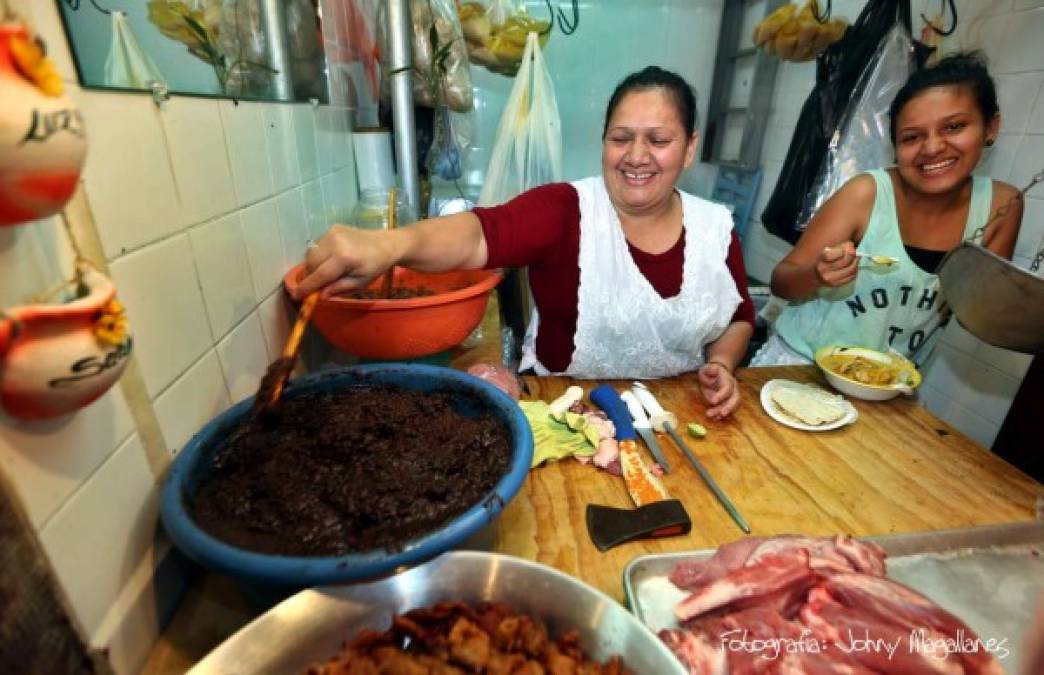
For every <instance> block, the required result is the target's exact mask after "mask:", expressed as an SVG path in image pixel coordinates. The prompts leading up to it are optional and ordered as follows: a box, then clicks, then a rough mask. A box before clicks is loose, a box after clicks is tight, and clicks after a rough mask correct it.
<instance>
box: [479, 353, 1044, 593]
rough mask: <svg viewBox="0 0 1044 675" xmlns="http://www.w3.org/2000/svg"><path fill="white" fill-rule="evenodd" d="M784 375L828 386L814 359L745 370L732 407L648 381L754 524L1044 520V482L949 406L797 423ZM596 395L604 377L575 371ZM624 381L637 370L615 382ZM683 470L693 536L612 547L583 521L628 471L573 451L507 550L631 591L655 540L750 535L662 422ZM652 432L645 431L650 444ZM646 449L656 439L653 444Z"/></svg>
mask: <svg viewBox="0 0 1044 675" xmlns="http://www.w3.org/2000/svg"><path fill="white" fill-rule="evenodd" d="M775 378H786V379H791V380H794V381H798V382H813V383H817V384H819V385H820V386H822V387H824V388H826V389H829V386H828V385H827V384H826V382H825V380H823V379H822V377H821V375H820V374H819V371H818V370H817V369H816V368H815V367H812V366H809V367H781V368H748V369H741V370H740V371H739V381H740V386H741V390H742V391H741V393H742V397H743V402H742V404H741V407H740V409H739V410H738V411H737V412H736V413H735V414H734V415H733V416H732V417H731V418H730V419H729V420H727V421H724V422H712V421H710V420H708V419H707V418H706V417H705V415H704V411H705V406H704V404H703V401H702V398H701V397H700V394H699V390H698V388H697V384H696V379H695V376H694V375H685V376H681V377H677V378H671V379H666V380H650V381H647V382H646V384H647V385H648V386H649V387H650V388H651V389H652V391H653V393H654V394H655V395H656V397H657V398H658V399H659V400H660V403H661V404H662V405H663V406H664V408H665V409H667V410H670V411H673V412H674V413H676V414H677V415H678V418H679V421H680V423H681V424H680V426H681V427H682V428H683V429H684V427H685V424H686V423H687V422H699V423H701V424H703V425H704V426H706V427H707V430H708V434H707V437H706V438H704V439H695V438H690V437H688V436H687V435H686V434H683V436H685V437H686V441H687V442H688V444H689V447H690V449H691V450H692V451H693V453H694V454H696V456H697V457H698V458H699V459H700V460H701V461H702V462H703V464H704V465H705V466H706V467H707V469H708V471H710V473H711V475H712V476H714V478H715V479H716V480H717V482H718V484H719V485H720V486H721V487H722V489H723V490H724V491H725V493H726V494H727V495H728V496H729V497H730V498H731V499H732V501H733V502H734V503H735V504H736V506H737V508H738V509H739V511H740V512H741V513H742V514H743V515H744V517H746V519H747V520H748V521H749V522H750V525H751V528H752V529H753V534H754V535H776V534H783V533H791V532H800V533H805V534H811V535H825V534H834V533H838V532H845V533H848V534H851V535H855V536H866V535H876V534H890V533H896V532H918V531H926V530H940V529H950V528H963V527H972V526H976V525H985V524H994V523H1002V522H1011V521H1025V520H1032V519H1033V516H1034V503H1035V500H1036V499H1037V497H1038V495H1041V494H1044V486H1042V485H1041V484H1039V483H1037V482H1036V481H1034V480H1033V479H1031V478H1030V477H1028V476H1026V475H1025V474H1023V473H1022V472H1020V471H1019V470H1018V469H1015V468H1014V467H1012V466H1011V465H1009V464H1007V463H1006V462H1004V461H1003V460H1001V459H1000V458H998V457H996V456H995V455H993V454H992V453H991V452H989V451H988V450H986V449H985V448H982V447H981V446H979V445H977V444H976V443H975V442H973V441H972V440H970V439H969V438H967V437H965V436H964V435H962V434H961V433H960V432H959V431H957V430H956V429H955V428H953V427H952V426H950V425H948V424H947V423H945V422H943V421H941V420H939V419H937V418H936V417H935V416H933V415H932V414H931V413H929V412H928V411H927V410H925V409H924V408H922V407H920V406H919V405H918V404H917V403H916V402H915V401H914V400H912V399H908V398H902V397H900V398H897V399H894V400H892V401H886V402H869V401H860V400H856V399H850V400H851V401H852V403H853V404H854V405H855V407H856V409H857V410H858V411H859V419H858V420H857V421H856V422H855V423H854V424H852V425H849V426H846V427H843V428H841V429H837V430H834V431H827V432H804V431H797V430H794V429H790V428H788V427H785V426H783V425H781V424H779V423H777V422H775V421H774V420H772V418H770V417H769V416H768V415H767V414H765V412H764V411H763V410H762V408H761V404H760V402H759V399H758V393H759V391H760V389H761V386H762V385H763V384H764V383H765V382H767V381H769V380H771V379H775ZM526 381H527V384H528V386H529V390H530V395H529V396H527V398H533V399H542V400H545V401H551V400H553V399H554V398H556V397H557V396H558V395H559V394H561V393H562V392H563V391H564V390H565V388H566V387H567V386H569V385H570V384H573V383H574V382H573V381H572V380H570V379H569V378H558V377H552V378H538V377H528V378H526ZM575 383H576V384H579V385H580V386H582V387H583V388H584V392H585V400H586V395H587V393H588V392H590V390H591V389H592V388H593V387H594V386H596V385H597V384H598V383H597V382H591V381H576V382H575ZM614 384H616V385H617V389H618V390H619V391H623V390H624V389H626V388H627V387H629V386H630V382H629V381H628V382H625V381H619V382H615V383H614ZM658 436H659V441H660V446H661V447H662V448H663V449H664V452H665V454H666V456H667V461H668V462H669V463H670V465H671V469H672V471H671V473H670V474H668V475H666V476H665V477H664V482H665V485H666V486H667V489H668V491H669V492H670V493H671V495H672V496H674V497H677V498H678V499H680V500H682V502H683V503H684V504H685V507H686V509H687V510H688V512H689V515H690V516H691V518H692V521H693V529H692V532H691V534H689V535H688V536H684V537H675V538H670V539H659V540H650V541H643V542H634V543H630V544H624V545H622V546H619V547H617V548H615V549H612V550H610V551H607V552H605V553H600V552H599V551H598V550H597V549H596V548H595V547H594V545H593V544H592V543H591V541H590V538H589V536H588V534H587V529H586V525H585V522H584V511H585V508H586V506H587V504H589V503H594V504H605V505H609V506H615V507H619V508H629V507H630V505H631V502H630V500H629V498H628V496H627V492H626V490H625V488H624V485H623V481H622V479H620V478H619V477H614V476H611V475H609V474H607V473H605V472H602V471H599V470H596V469H594V468H592V467H590V466H583V465H581V464H579V463H578V462H576V461H574V460H571V459H567V460H563V461H560V462H557V463H553V464H548V465H545V466H542V467H538V468H536V469H533V470H532V471H531V472H530V475H529V477H528V479H527V480H526V483H525V485H524V486H523V489H522V490H521V491H520V493H519V495H518V496H517V497H516V498H515V499H514V500H513V501H512V502H511V504H510V505H509V506H508V508H507V509H505V511H504V512H503V514H502V515H501V516H500V518H499V519H498V520H497V521H496V523H495V524H494V526H493V530H494V533H493V540H494V542H495V543H494V547H495V550H497V551H500V552H503V553H508V554H511V555H518V556H522V557H525V558H530V559H534V560H538V561H540V562H543V563H547V564H550V565H552V566H554V567H557V568H559V569H561V570H563V571H565V572H568V573H570V574H574V575H576V576H578V577H579V578H581V579H583V580H585V581H587V582H588V583H591V584H593V585H594V586H596V587H598V588H599V589H600V590H602V591H604V592H606V593H608V594H609V595H610V596H612V597H614V598H617V599H622V597H623V592H622V587H621V575H622V572H623V568H624V567H625V565H626V564H627V563H628V562H629V561H630V560H631V559H633V558H634V557H636V556H638V555H642V554H645V553H663V552H669V551H680V550H690V549H701V548H713V547H717V546H719V545H721V544H723V543H726V542H729V541H732V540H734V539H737V538H739V537H741V536H742V535H743V533H742V532H741V531H740V529H739V528H738V527H737V526H736V524H735V523H734V522H733V521H732V519H730V518H729V516H728V514H726V513H725V511H724V509H722V507H721V506H720V504H719V503H718V502H717V500H716V499H715V498H714V496H713V494H711V492H710V490H709V489H708V488H707V487H706V485H705V484H704V483H703V481H702V480H701V479H700V477H699V476H698V474H697V473H696V472H695V470H693V468H692V467H691V465H689V463H688V461H687V460H686V459H685V456H684V455H683V454H682V453H681V451H679V450H678V449H677V447H675V445H674V442H673V441H672V440H671V439H670V437H669V436H666V435H663V434H658ZM639 445H642V444H639ZM642 451H643V452H645V450H644V445H642Z"/></svg>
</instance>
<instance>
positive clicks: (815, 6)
mask: <svg viewBox="0 0 1044 675" xmlns="http://www.w3.org/2000/svg"><path fill="white" fill-rule="evenodd" d="M833 11H834V0H827V8H826V12H824V13H823V15H822V16H820V14H819V3H818V2H813V3H812V16H813V17H814V18H815V20H816V21H818V22H819V23H826V22H827V21H829V20H830V15H831V13H833Z"/></svg>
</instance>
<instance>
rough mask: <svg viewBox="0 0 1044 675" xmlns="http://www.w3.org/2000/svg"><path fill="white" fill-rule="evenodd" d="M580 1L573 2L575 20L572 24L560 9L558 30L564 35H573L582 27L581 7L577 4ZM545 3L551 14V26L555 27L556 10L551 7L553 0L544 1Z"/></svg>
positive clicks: (574, 0)
mask: <svg viewBox="0 0 1044 675" xmlns="http://www.w3.org/2000/svg"><path fill="white" fill-rule="evenodd" d="M578 1H579V0H572V3H571V4H572V6H573V20H572V21H571V22H570V21H569V19H567V18H566V15H565V13H564V12H562V8H561V7H559V8H558V14H557V17H558V29H559V30H560V31H562V34H563V35H572V34H573V33H575V32H576V29H577V27H578V26H579V25H580V7H579V5H578V4H577V3H578ZM544 2H545V3H547V11H548V12H549V13H550V14H551V26H554V25H555V17H556V14H555V8H554V7H552V6H551V0H544ZM550 31H551V28H550V27H549V28H548V32H550Z"/></svg>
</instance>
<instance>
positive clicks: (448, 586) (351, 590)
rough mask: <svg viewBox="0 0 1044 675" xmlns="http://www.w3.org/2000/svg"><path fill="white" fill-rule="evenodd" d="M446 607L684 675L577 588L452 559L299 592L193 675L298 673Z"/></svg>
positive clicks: (635, 666)
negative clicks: (453, 604)
mask: <svg viewBox="0 0 1044 675" xmlns="http://www.w3.org/2000/svg"><path fill="white" fill-rule="evenodd" d="M447 600H457V601H461V602H467V603H475V602H479V601H482V600H492V601H499V602H505V603H507V604H509V605H510V606H511V607H513V608H514V609H515V610H516V611H518V612H523V613H526V614H530V615H531V616H536V617H539V618H540V619H541V620H543V621H544V623H545V624H546V625H547V628H548V631H550V633H551V634H552V635H553V636H555V637H557V636H559V635H561V634H562V633H563V632H565V631H566V630H568V629H571V628H575V629H577V630H578V631H580V645H581V647H583V649H584V650H585V651H586V652H587V654H588V655H589V656H590V657H591V658H595V659H598V660H600V661H604V660H606V659H608V658H609V657H611V656H613V655H614V654H619V655H621V656H622V657H623V659H624V662H625V663H626V664H627V665H628V667H630V668H631V669H632V670H633V671H634V672H636V673H656V674H657V675H661V674H662V675H684V673H685V670H684V668H682V665H681V663H680V662H679V661H678V660H677V659H675V658H674V655H673V654H672V653H671V651H670V650H669V649H668V648H667V645H665V644H664V643H663V642H661V641H660V639H659V638H657V637H656V636H655V635H653V634H652V633H651V632H649V630H648V629H647V628H646V627H645V626H643V625H642V623H641V622H640V621H638V620H637V619H636V618H635V617H634V615H633V614H631V613H630V612H628V611H627V610H626V609H624V607H623V606H622V605H620V604H619V603H617V602H615V601H614V600H612V599H611V598H609V596H607V595H605V594H604V593H602V592H600V591H598V590H596V589H595V588H593V587H591V586H588V585H587V584H585V583H583V582H582V581H580V580H579V579H576V578H575V577H571V576H569V575H568V574H565V573H563V572H560V571H558V570H556V569H554V568H552V567H548V566H547V565H541V564H539V563H535V562H531V561H529V560H523V559H522V558H515V557H512V556H507V555H500V554H496V553H483V552H479V551H453V552H450V553H444V554H442V555H441V556H439V557H437V558H435V559H434V560H432V561H430V562H428V563H426V564H424V565H421V566H419V567H414V568H412V569H409V570H407V571H405V572H402V573H400V574H395V575H393V576H389V577H385V578H383V579H380V580H378V581H371V582H367V583H358V584H351V585H344V586H327V587H325V588H316V589H312V590H307V591H301V592H300V593H298V594H296V595H294V596H292V597H290V598H289V599H287V600H284V601H283V602H282V603H280V604H279V605H276V606H275V607H273V608H272V609H271V610H269V611H268V612H266V613H265V614H263V615H261V616H260V617H258V618H257V619H255V620H254V621H253V622H252V623H250V624H249V625H247V626H246V627H244V628H243V629H242V630H240V631H239V632H238V633H236V634H235V635H233V636H232V637H230V638H229V639H228V640H226V641H225V642H224V643H222V644H221V645H220V646H218V647H217V649H215V650H214V651H212V652H211V653H210V654H209V655H208V656H207V657H206V658H204V659H203V660H202V661H201V662H199V663H198V664H197V665H196V666H195V667H194V668H193V669H192V670H191V671H190V675H230V674H236V673H250V674H251V675H262V674H266V675H267V674H269V673H271V674H272V675H277V674H278V675H285V674H288V673H289V674H293V673H303V672H305V670H306V669H307V667H308V666H309V665H312V664H314V663H317V662H321V661H325V660H327V659H329V658H330V657H332V656H333V655H334V654H336V653H337V652H338V651H339V650H340V647H341V645H342V644H343V643H344V642H345V641H346V640H349V639H351V638H352V637H353V636H354V635H355V634H357V633H358V632H359V631H360V630H361V629H363V628H372V629H375V630H385V629H387V628H388V626H390V625H391V618H392V615H393V614H399V613H402V612H405V611H407V610H409V609H414V608H416V607H424V606H428V605H432V604H435V603H436V602H441V601H447Z"/></svg>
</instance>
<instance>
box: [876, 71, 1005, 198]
mask: <svg viewBox="0 0 1044 675" xmlns="http://www.w3.org/2000/svg"><path fill="white" fill-rule="evenodd" d="M999 125H1000V116H995V117H994V118H993V119H992V120H988V121H987V120H983V117H982V111H981V110H980V109H979V106H978V104H977V103H976V101H975V96H974V95H973V94H972V92H971V91H970V90H969V89H968V88H967V87H961V86H940V87H931V88H929V89H926V90H924V91H923V92H922V93H920V94H918V95H916V96H914V97H913V98H911V99H910V101H909V102H908V103H907V104H906V105H904V106H903V109H902V110H901V111H900V112H899V118H898V120H897V123H896V134H895V160H896V166H897V168H898V170H899V175H900V176H901V177H902V178H903V180H904V181H905V182H906V183H907V184H908V185H910V186H911V187H912V188H914V189H915V190H917V191H918V192H921V193H924V194H940V193H945V192H947V191H950V190H954V189H958V188H960V187H961V186H962V185H963V184H964V181H965V179H967V177H968V176H969V175H970V174H971V172H972V171H973V170H974V169H975V166H976V165H977V164H978V163H979V158H980V157H982V148H983V145H984V144H985V142H986V139H987V138H994V137H996V135H997V128H998V126H999Z"/></svg>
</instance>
